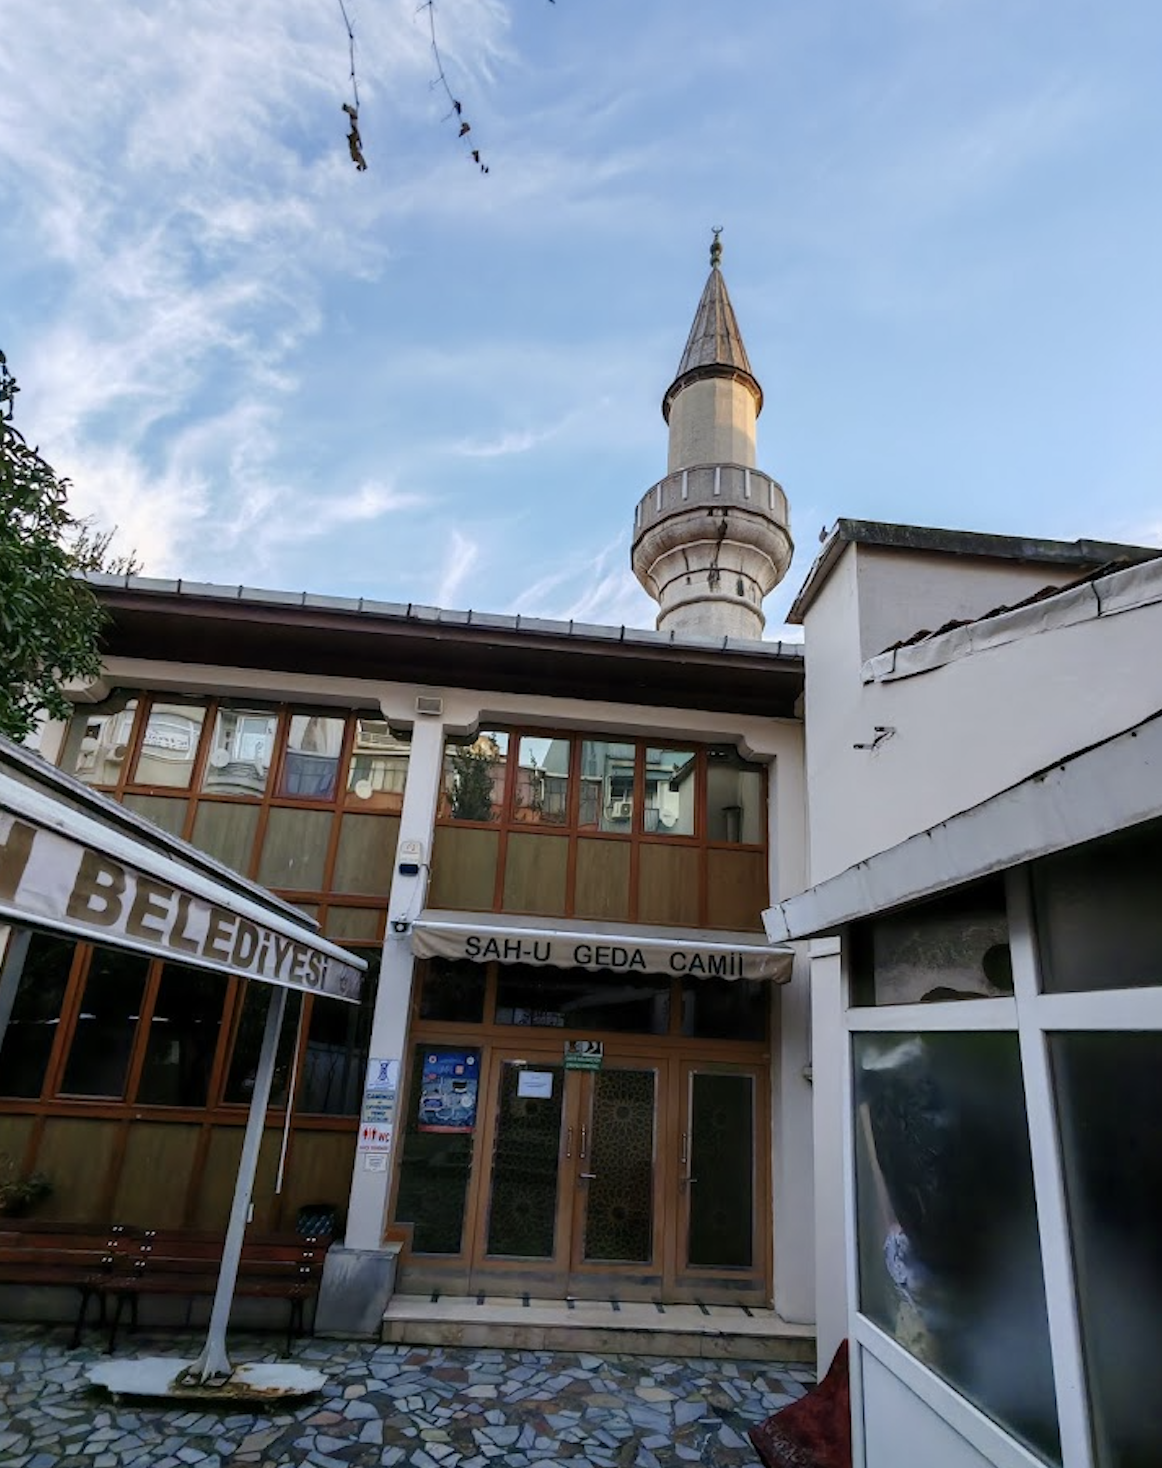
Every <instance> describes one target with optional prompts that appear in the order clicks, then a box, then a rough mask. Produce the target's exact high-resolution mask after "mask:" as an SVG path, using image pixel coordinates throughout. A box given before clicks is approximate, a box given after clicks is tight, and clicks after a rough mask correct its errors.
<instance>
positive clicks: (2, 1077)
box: [0, 933, 77, 1096]
mask: <svg viewBox="0 0 1162 1468" xmlns="http://www.w3.org/2000/svg"><path fill="white" fill-rule="evenodd" d="M76 946H77V945H76V944H75V943H73V942H71V941H70V940H69V939H68V938H57V937H53V936H50V935H49V934H48V933H33V935H32V937H31V939H30V940H29V944H28V953H27V954H26V955H25V959H24V971H23V972H22V974H21V976H20V982H19V984H18V985H17V988H16V999H15V1002H14V1003H13V1006H12V1016H11V1018H10V1019H9V1021H8V1029H7V1031H6V1032H5V1035H4V1044H3V1047H2V1048H0V1094H2V1095H5V1096H39V1095H40V1092H41V1088H42V1087H43V1085H44V1073H45V1071H46V1070H47V1069H48V1058H49V1054H50V1053H51V1051H52V1042H53V1040H54V1039H55V1038H56V1033H57V1029H58V1027H59V1024H60V1013H61V1005H62V1004H63V1003H64V997H65V988H66V986H67V984H68V981H69V969H70V968H71V967H72V963H73V954H74V952H75V951H76Z"/></svg>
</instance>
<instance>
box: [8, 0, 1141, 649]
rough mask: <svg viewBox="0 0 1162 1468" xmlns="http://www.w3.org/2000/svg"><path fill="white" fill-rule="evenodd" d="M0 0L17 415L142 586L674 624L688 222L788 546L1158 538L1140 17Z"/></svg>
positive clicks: (1122, 3) (833, 2) (914, 4)
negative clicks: (778, 494) (713, 284)
mask: <svg viewBox="0 0 1162 1468" xmlns="http://www.w3.org/2000/svg"><path fill="white" fill-rule="evenodd" d="M437 6H438V8H437V12H436V16H437V25H438V33H439V38H440V42H441V45H442V48H443V51H444V54H445V60H446V64H447V71H448V75H449V79H450V81H451V83H452V86H453V89H454V91H455V93H456V95H457V96H458V97H459V98H460V100H461V102H462V104H463V108H464V116H465V117H466V118H468V119H469V120H470V121H471V123H472V127H473V132H472V134H471V138H472V140H473V141H474V142H476V143H477V145H478V146H479V147H480V148H481V150H482V153H483V156H484V158H485V160H486V161H487V162H488V164H489V165H490V169H491V171H490V173H489V175H488V176H487V177H483V176H481V175H480V174H478V173H477V172H476V171H475V169H474V168H473V166H472V164H471V163H470V161H469V160H468V158H467V156H466V153H465V149H464V145H463V144H460V143H458V142H457V140H456V136H455V126H454V125H453V124H452V123H451V122H449V121H447V120H445V119H444V114H445V112H446V111H447V107H446V99H445V98H444V97H443V96H442V94H441V93H440V92H439V91H438V90H434V89H433V88H432V87H431V85H430V83H431V80H432V75H433V69H432V59H431V55H430V51H429V45H428V41H429V37H428V31H427V15H426V12H422V11H421V12H417V11H416V9H415V6H414V0H350V3H349V4H348V12H349V14H350V15H351V18H352V21H353V23H354V27H355V31H356V36H357V55H356V66H357V74H358V81H359V90H360V99H361V103H362V110H361V117H360V125H361V131H362V136H363V143H364V151H365V153H366V156H367V159H368V163H369V168H368V171H367V172H366V173H362V174H361V173H357V172H356V171H355V170H354V168H353V167H352V166H351V163H350V160H349V159H348V156H347V149H346V144H345V140H344V133H345V123H344V119H343V115H342V113H341V111H340V105H341V103H342V102H343V101H344V100H346V99H347V98H348V96H349V91H348V87H349V83H348V77H347V73H348V58H347V38H346V33H345V30H344V27H343V22H342V17H341V15H340V13H339V6H338V0H248V3H246V4H239V3H237V0H235V3H233V4H231V3H226V0H198V3H197V4H190V3H189V0H148V3H145V0H141V3H139V4H133V3H130V0H103V3H102V4H101V5H94V6H78V5H67V6H66V5H46V4H45V3H44V0H0V34H3V37H4V44H3V48H2V50H0V347H2V348H3V350H4V351H5V352H6V353H7V355H8V358H9V362H10V365H11V367H12V368H13V370H14V371H15V372H16V374H17V376H18V378H19V379H20V382H21V386H22V388H23V392H22V394H21V398H20V401H19V407H20V414H19V418H18V422H19V423H20V425H21V426H22V427H23V428H24V429H25V430H26V432H27V433H28V435H29V437H31V438H33V439H36V440H38V441H39V443H40V445H41V448H42V450H43V451H44V452H45V453H46V455H47V456H48V457H49V458H50V460H51V461H52V462H53V463H54V464H55V465H56V467H57V468H58V470H60V471H61V472H62V473H67V474H69V475H70V476H71V477H72V479H73V480H74V484H75V489H74V508H75V510H76V512H78V513H85V514H93V515H95V516H96V517H97V518H98V519H99V520H101V521H102V522H103V523H107V524H112V523H117V524H118V525H119V526H120V527H121V529H120V537H119V538H120V540H121V542H122V544H123V545H124V546H126V547H128V546H135V547H136V548H137V550H138V552H139V554H140V555H141V556H142V558H143V559H144V561H145V563H146V570H147V572H148V573H150V574H154V575H167V576H168V575H181V576H185V577H188V578H191V579H201V580H215V581H224V582H229V583H236V582H239V581H242V582H245V583H247V584H249V585H254V586H277V587H284V588H290V589H300V588H308V589H310V590H314V591H320V592H331V593H335V594H344V595H352V594H355V595H365V596H370V597H378V598H382V599H388V600H396V601H415V602H425V603H436V604H440V605H446V606H457V607H467V606H471V607H475V608H479V609H487V610H491V611H504V612H517V611H521V612H527V613H529V614H536V615H541V616H552V617H569V616H573V617H578V618H581V619H584V620H587V621H607V622H613V623H618V622H623V621H625V622H629V623H633V624H638V625H651V624H652V619H653V608H652V603H650V602H649V601H648V599H647V598H646V597H645V595H644V593H642V592H641V591H640V589H639V588H638V587H637V584H636V582H635V581H634V580H633V578H632V575H631V573H630V571H629V568H628V561H629V530H630V525H631V520H632V513H633V507H634V504H635V503H636V501H637V499H638V497H639V496H640V495H641V494H643V493H644V492H645V491H646V490H647V489H648V488H649V487H650V485H651V484H652V483H653V482H654V481H655V480H656V479H658V478H660V477H661V475H662V474H663V473H664V471H665V451H666V443H665V428H664V425H663V423H662V420H661V416H660V412H659V403H660V400H661V396H662V393H663V391H664V390H665V388H666V386H667V385H668V383H669V381H670V379H671V377H672V375H673V372H674V369H675V367H676V365H677V362H678V359H679V356H680V354H681V350H682V347H683V344H684V342H685V337H686V333H687V330H688V328H689V325H690V321H691V318H692V315H693V312H694V307H695V305H696V302H697V299H698V295H699V293H700V291H701V289H702V285H703V282H704V279H705V275H706V268H707V247H708V244H709V239H710V230H711V227H712V226H713V225H723V226H724V227H725V234H724V237H723V239H724V245H725V248H726V253H725V258H724V271H725V275H726V279H727V282H728V284H729V287H730V291H731V295H732V298H733V300H734V304H735V308H736V311H737V313H738V316H739V319H740V323H741V326H742V331H743V335H744V338H745V340H746V343H747V347H748V350H749V353H750V357H751V361H752V364H753V366H754V368H755V371H756V374H757V375H758V377H759V379H760V381H761V382H762V384H763V387H764V390H765V393H766V409H765V411H764V413H763V416H762V418H761V420H760V424H759V431H760V441H759V464H760V466H761V467H762V468H764V469H766V470H767V471H768V472H769V473H771V474H773V475H775V477H776V478H778V479H779V480H780V481H781V482H782V484H783V485H784V487H785V488H786V490H787V493H788V495H789V498H790V503H791V511H792V528H793V532H794V534H795V538H796V542H797V547H798V549H797V553H796V558H795V563H794V565H793V566H792V569H791V571H790V573H789V575H788V577H787V580H786V581H785V582H784V584H783V585H782V586H781V587H780V588H778V590H777V591H776V592H775V593H774V594H773V595H772V596H771V597H770V598H769V599H768V601H767V613H768V618H769V621H770V623H771V627H770V629H769V631H768V635H770V634H771V632H773V631H774V630H775V624H777V623H778V622H779V620H780V619H781V617H782V615H783V614H784V613H785V610H786V607H787V605H788V603H789V601H790V598H791V595H792V594H793V591H794V589H795V587H796V586H797V585H798V584H799V582H800V581H801V580H802V577H803V576H804V575H805V573H806V570H807V568H808V566H809V564H810V561H811V558H812V556H813V554H814V552H815V550H816V549H817V544H818V535H819V530H820V528H821V527H822V526H823V525H824V524H830V523H831V522H832V521H833V520H834V519H835V518H836V516H838V515H849V516H858V517H865V518H876V519H885V520H901V521H908V522H912V523H919V524H932V525H947V526H957V527H965V528H971V529H982V530H992V531H998V532H1004V533H1013V534H1040V535H1047V536H1058V537H1064V538H1072V537H1074V536H1078V535H1091V536H1105V537H1110V538H1119V539H1146V540H1152V541H1162V403H1160V396H1162V393H1160V387H1162V371H1160V366H1159V353H1160V347H1162V270H1160V266H1159V261H1160V260H1162V240H1160V235H1162V88H1160V87H1159V86H1158V81H1157V78H1158V65H1159V58H1160V54H1162V6H1159V5H1158V4H1157V0H1105V3H1101V0H1090V3H1079V0H1055V3H1052V4H1050V3H1047V0H717V3H708V0H698V3H695V0H556V3H552V4H550V3H548V0H507V3H506V0H437Z"/></svg>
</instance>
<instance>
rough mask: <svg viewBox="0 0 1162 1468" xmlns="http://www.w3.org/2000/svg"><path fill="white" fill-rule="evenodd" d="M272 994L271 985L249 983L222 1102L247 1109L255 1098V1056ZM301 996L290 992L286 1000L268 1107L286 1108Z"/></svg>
mask: <svg viewBox="0 0 1162 1468" xmlns="http://www.w3.org/2000/svg"><path fill="white" fill-rule="evenodd" d="M274 993H275V986H274V985H273V984H260V983H257V982H256V983H248V984H247V985H246V992H245V994H244V995H243V999H242V1014H241V1016H240V1018H239V1020H238V1028H237V1030H236V1031H235V1033H234V1053H233V1054H232V1055H231V1057H230V1070H229V1072H228V1074H227V1076H226V1092H225V1095H224V1096H223V1098H222V1099H223V1100H224V1101H229V1102H231V1103H238V1104H239V1105H242V1106H249V1105H250V1098H251V1097H252V1096H253V1094H254V1078H255V1076H256V1075H257V1073H258V1054H259V1051H260V1050H261V1049H262V1031H263V1029H264V1028H265V1026H266V1011H267V1006H268V1005H269V1003H270V1001H271V998H272V996H273V995H274ZM301 1008H302V995H301V994H300V993H298V992H297V991H293V992H291V993H289V994H288V995H287V996H286V1011H285V1013H284V1014H283V1019H282V1029H281V1030H280V1031H279V1036H278V1049H277V1051H276V1052H275V1059H274V1079H273V1081H272V1082H271V1086H270V1104H271V1105H272V1106H285V1105H286V1093H287V1086H288V1084H289V1083H290V1072H291V1066H292V1065H293V1064H294V1056H295V1036H296V1034H297V1033H298V1027H299V1010H300V1009H301Z"/></svg>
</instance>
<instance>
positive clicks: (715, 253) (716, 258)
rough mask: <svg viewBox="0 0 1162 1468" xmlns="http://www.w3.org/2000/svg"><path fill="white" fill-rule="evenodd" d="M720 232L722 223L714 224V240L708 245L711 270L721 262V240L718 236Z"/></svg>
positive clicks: (716, 267) (715, 268)
mask: <svg viewBox="0 0 1162 1468" xmlns="http://www.w3.org/2000/svg"><path fill="white" fill-rule="evenodd" d="M721 233H722V225H721V224H719V225H716V226H715V228H714V242H713V244H712V245H711V246H710V266H711V269H713V270H717V269H718V267H719V266H720V265H721V264H722V241H721V240H720V239H719V238H718V236H719V235H720V234H721Z"/></svg>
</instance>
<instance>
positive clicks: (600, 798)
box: [61, 693, 765, 845]
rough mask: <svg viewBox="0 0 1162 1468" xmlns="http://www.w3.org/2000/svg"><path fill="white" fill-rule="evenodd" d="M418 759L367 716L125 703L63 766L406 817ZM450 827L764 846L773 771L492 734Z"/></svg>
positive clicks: (654, 750)
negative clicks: (410, 774)
mask: <svg viewBox="0 0 1162 1468" xmlns="http://www.w3.org/2000/svg"><path fill="white" fill-rule="evenodd" d="M408 755H409V745H408V744H407V743H406V742H405V741H404V740H402V739H399V738H397V737H396V736H395V735H393V734H392V732H391V729H390V728H389V726H388V724H387V723H386V722H385V721H384V720H383V719H375V718H370V717H366V716H364V715H363V714H355V715H353V716H347V715H344V714H338V713H322V712H314V711H307V710H299V709H294V708H282V709H278V708H269V707H268V708H263V707H261V706H260V705H241V704H239V705H235V704H228V703H209V704H203V703H199V702H196V701H194V700H180V699H162V698H152V699H141V698H138V697H131V696H130V695H129V694H127V693H123V694H120V695H116V696H115V697H114V698H113V699H111V700H109V701H107V702H106V703H105V704H103V705H101V706H100V707H99V708H94V709H91V710H86V711H79V712H78V713H77V714H76V715H75V716H74V718H73V720H72V722H71V724H70V726H69V732H68V735H67V737H66V740H65V748H64V753H63V756H62V761H61V762H62V765H63V767H64V768H65V769H66V770H68V771H69V772H70V773H72V774H75V775H77V776H78V777H79V778H80V779H82V780H84V781H86V782H87V783H88V784H91V785H98V786H102V787H105V788H111V789H125V788H126V787H139V788H141V787H143V788H145V789H150V790H166V791H196V792H197V793H198V794H199V795H204V796H211V797H218V798H222V799H232V800H261V799H263V798H264V797H271V798H274V799H275V800H280V801H281V800H293V801H300V800H301V801H308V802H312V803H326V804H334V803H335V802H336V800H337V799H338V800H341V802H342V804H344V805H345V806H347V807H350V808H354V809H363V810H377V811H390V812H394V813H398V812H399V811H400V809H401V808H402V805H403V794H404V787H405V784H406V781H407V768H408ZM440 817H441V818H442V819H443V820H446V821H468V822H482V823H489V824H491V823H494V822H511V823H514V824H517V825H522V826H528V825H535V826H541V827H558V828H560V827H572V828H575V829H577V830H581V831H591V832H600V833H604V834H606V835H620V836H628V835H632V834H635V833H641V834H643V835H647V836H650V835H653V836H663V837H664V836H687V837H694V836H701V837H702V838H703V839H708V840H710V841H724V842H729V843H732V844H735V843H743V844H754V845H761V844H762V843H763V842H764V840H765V802H764V771H763V769H762V767H761V766H760V765H755V764H751V763H748V762H747V761H746V760H743V759H742V758H741V757H740V756H739V754H738V752H737V750H734V749H732V748H729V747H719V746H692V745H687V746H665V745H661V744H650V743H648V742H645V741H640V740H633V741H631V740H616V739H613V740H611V739H601V738H572V737H570V736H568V735H558V734H544V733H538V732H533V731H525V730H502V729H490V730H485V731H482V732H481V733H480V734H478V735H477V736H476V737H475V739H474V740H473V741H472V742H471V743H466V742H464V741H462V740H461V741H456V740H450V741H449V742H448V744H447V746H446V749H445V756H444V775H443V786H442V798H441V802H440Z"/></svg>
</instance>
